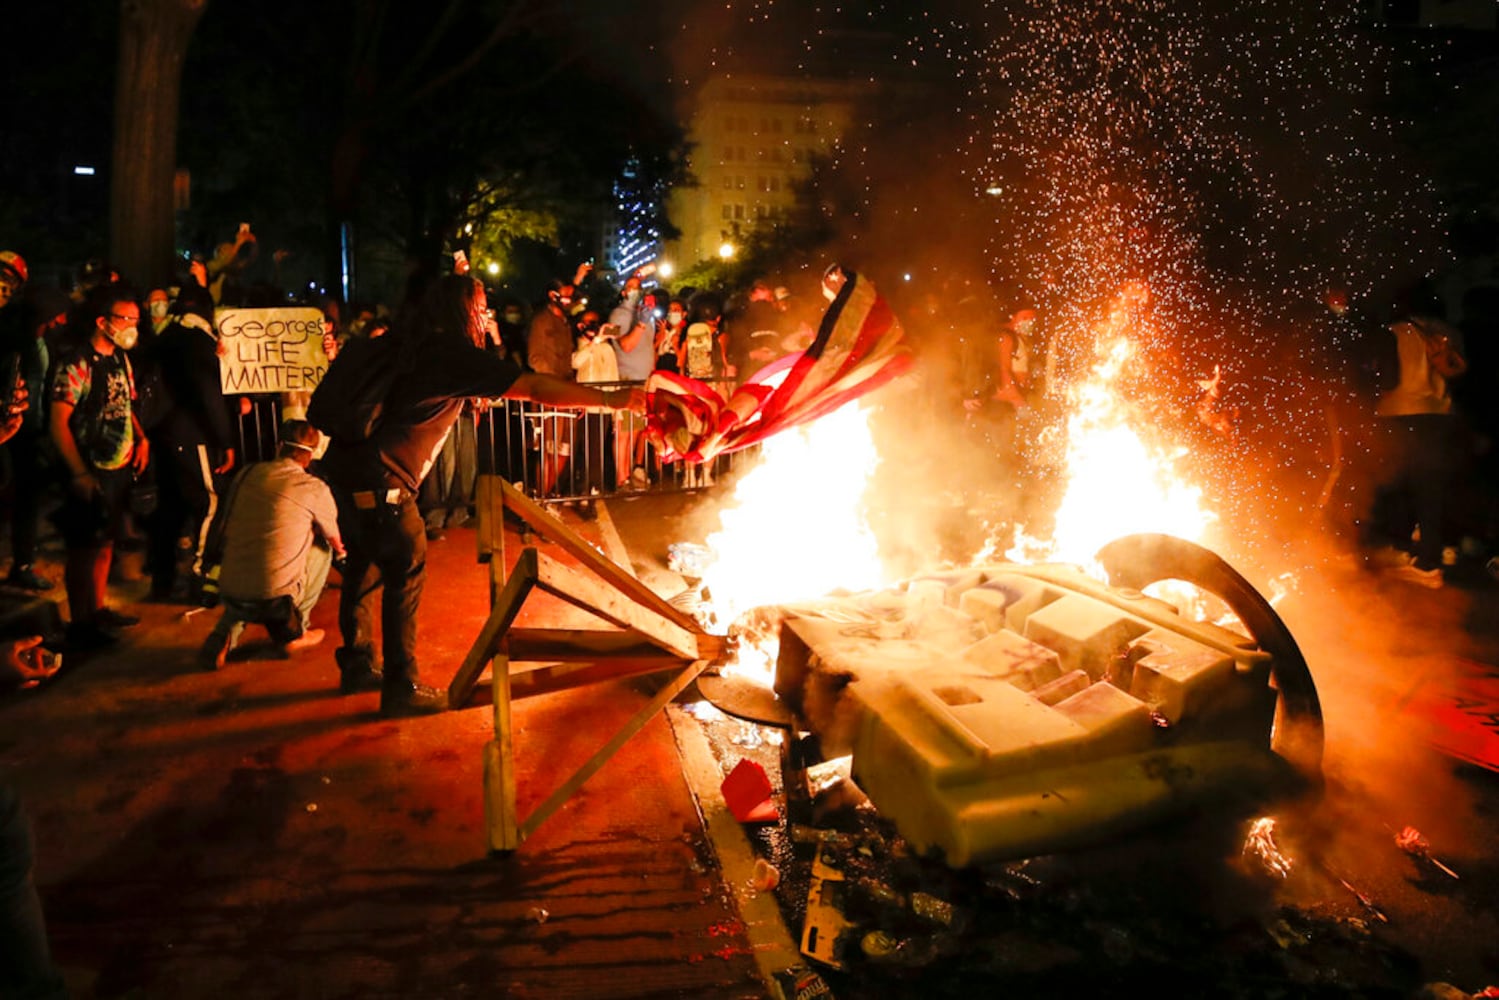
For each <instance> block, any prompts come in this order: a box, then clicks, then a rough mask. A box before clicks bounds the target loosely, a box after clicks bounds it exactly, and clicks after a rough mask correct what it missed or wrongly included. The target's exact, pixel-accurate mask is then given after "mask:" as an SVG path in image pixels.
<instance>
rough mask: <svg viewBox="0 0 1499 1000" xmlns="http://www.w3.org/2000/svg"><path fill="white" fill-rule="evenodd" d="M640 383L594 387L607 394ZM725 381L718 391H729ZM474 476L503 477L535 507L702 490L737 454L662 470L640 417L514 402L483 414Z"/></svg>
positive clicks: (495, 403) (494, 403)
mask: <svg viewBox="0 0 1499 1000" xmlns="http://www.w3.org/2000/svg"><path fill="white" fill-rule="evenodd" d="M641 384H642V383H640V382H605V383H597V384H596V385H594V388H598V389H603V390H606V391H607V390H610V389H619V388H629V387H633V386H639V385H641ZM732 385H733V383H732V382H731V381H727V380H725V381H724V384H723V385H722V386H721V388H722V389H724V390H725V391H726V390H728V389H730V388H732ZM477 438H478V448H479V472H480V474H481V475H483V474H495V475H499V476H502V477H504V478H505V479H506V480H507V481H508V482H511V483H513V484H515V485H516V486H517V487H518V488H519V489H521V491H522V492H524V493H525V494H526V495H527V496H529V497H531V498H532V499H535V500H539V501H541V502H542V503H558V502H566V501H574V500H586V499H590V498H594V497H608V496H617V495H629V494H635V493H644V492H651V493H663V492H678V491H686V490H696V489H702V488H705V487H708V486H711V485H713V483H714V482H716V481H717V480H718V479H719V477H721V476H724V475H727V474H729V473H730V472H732V471H733V470H734V469H735V468H736V467H737V466H738V465H739V463H741V462H742V461H744V455H743V454H734V455H721V456H719V457H718V458H715V459H714V460H713V461H712V462H708V463H705V464H703V465H694V464H689V463H686V462H672V463H666V462H662V461H661V458H660V456H659V454H658V453H657V452H656V449H655V447H654V446H653V445H652V444H651V442H650V441H649V440H648V439H647V437H646V435H645V417H643V416H640V415H637V414H632V413H620V412H616V411H612V410H603V411H594V410H572V409H560V408H557V407H551V406H545V405H543V404H540V403H531V402H524V401H520V400H513V399H496V400H491V401H489V402H488V404H487V405H485V406H484V407H482V412H481V413H480V414H479V428H478V435H477Z"/></svg>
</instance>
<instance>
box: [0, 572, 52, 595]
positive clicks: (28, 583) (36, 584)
mask: <svg viewBox="0 0 1499 1000" xmlns="http://www.w3.org/2000/svg"><path fill="white" fill-rule="evenodd" d="M5 582H6V583H8V584H10V586H12V587H20V588H21V589H22V590H34V591H36V592H37V593H40V592H42V591H44V590H51V589H52V581H51V580H49V579H47V578H46V577H45V576H42V575H40V574H39V573H37V571H36V570H34V569H32V568H31V567H30V566H12V567H11V570H10V573H9V574H7V575H6V577H5Z"/></svg>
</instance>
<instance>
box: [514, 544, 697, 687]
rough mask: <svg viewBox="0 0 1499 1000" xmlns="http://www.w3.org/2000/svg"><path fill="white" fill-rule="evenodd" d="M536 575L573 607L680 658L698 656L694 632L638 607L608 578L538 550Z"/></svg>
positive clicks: (542, 585) (538, 581)
mask: <svg viewBox="0 0 1499 1000" xmlns="http://www.w3.org/2000/svg"><path fill="white" fill-rule="evenodd" d="M528 551H535V550H534V549H533V550H528ZM536 574H537V576H536V586H538V587H540V588H541V589H542V590H545V591H546V592H547V593H549V594H552V595H553V596H555V597H559V598H561V599H562V600H564V601H567V602H568V603H569V604H572V605H573V606H574V607H578V608H581V609H582V610H584V611H591V612H593V613H594V614H596V615H598V616H599V617H600V618H603V619H604V620H605V621H608V622H611V623H613V624H615V625H618V626H619V627H620V628H627V629H634V630H635V631H636V632H639V633H640V634H641V635H643V636H645V637H646V638H647V639H649V640H650V641H651V642H653V643H655V644H656V645H658V646H660V647H661V648H662V649H665V650H667V651H668V652H670V653H673V654H675V655H677V656H679V657H681V658H682V659H684V660H696V659H698V658H699V654H698V649H697V636H698V633H697V632H694V631H689V630H687V629H684V628H681V627H680V626H678V625H677V624H675V623H674V622H672V621H669V620H667V619H666V618H664V617H662V616H661V615H658V614H656V612H655V611H654V610H652V609H651V608H649V607H644V606H642V605H641V604H640V603H638V602H637V601H636V600H635V595H634V593H632V592H629V591H621V590H618V589H616V588H615V587H614V586H612V585H611V582H610V581H598V580H595V579H593V578H591V577H588V576H584V575H583V574H582V573H580V572H579V571H578V570H575V569H573V568H572V567H570V566H565V565H563V564H562V563H560V562H558V561H557V560H555V559H552V558H550V557H549V556H546V555H543V554H541V553H537V556H536Z"/></svg>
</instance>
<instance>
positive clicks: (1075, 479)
mask: <svg viewBox="0 0 1499 1000" xmlns="http://www.w3.org/2000/svg"><path fill="white" fill-rule="evenodd" d="M1148 301H1149V292H1148V289H1145V288H1144V287H1143V286H1141V285H1138V284H1136V285H1129V286H1126V287H1125V288H1124V289H1122V290H1121V292H1120V294H1119V296H1118V299H1117V300H1116V301H1115V302H1114V303H1113V304H1112V305H1111V307H1110V308H1109V310H1108V312H1107V313H1106V315H1105V316H1104V317H1103V318H1102V319H1101V320H1100V322H1099V323H1098V324H1097V326H1096V327H1095V337H1096V343H1098V344H1100V345H1101V347H1100V350H1099V352H1098V356H1099V360H1098V362H1097V363H1096V364H1095V366H1094V368H1093V369H1092V371H1091V372H1090V373H1089V375H1088V377H1087V378H1086V379H1085V380H1083V381H1082V382H1081V383H1080V384H1078V385H1077V386H1075V387H1074V388H1073V389H1072V391H1071V392H1070V393H1069V404H1070V413H1071V415H1070V417H1069V418H1068V420H1067V422H1066V430H1067V438H1066V442H1067V443H1066V451H1065V455H1066V477H1067V485H1066V490H1065V494H1064V496H1063V499H1062V501H1061V504H1060V506H1059V507H1058V509H1057V512H1056V517H1055V524H1054V528H1053V530H1052V532H1051V535H1050V537H1049V538H1035V537H1030V536H1028V535H1026V533H1025V528H1024V526H1021V527H1020V528H1018V529H1016V532H1015V539H1014V544H1013V545H1012V546H1011V548H1010V549H1009V550H1008V551H1007V552H1005V556H1004V557H1005V558H1008V559H1009V560H1010V561H1012V562H1038V561H1053V562H1058V561H1059V562H1070V563H1075V564H1077V565H1080V566H1083V567H1084V568H1085V569H1087V570H1089V571H1090V572H1093V573H1094V574H1095V575H1097V576H1099V577H1103V575H1104V574H1103V570H1102V567H1100V566H1098V565H1097V564H1096V563H1095V561H1094V558H1093V556H1094V553H1096V552H1097V551H1098V550H1099V549H1100V548H1102V547H1103V546H1104V545H1105V544H1106V543H1108V542H1111V541H1113V540H1114V539H1116V538H1119V537H1120V536H1123V535H1128V534H1133V533H1137V532H1162V533H1167V534H1172V535H1176V536H1177V537H1181V538H1186V539H1188V540H1192V541H1200V540H1201V539H1202V536H1203V535H1204V534H1205V533H1206V531H1207V529H1208V527H1209V525H1210V524H1211V523H1212V522H1213V521H1214V520H1215V516H1214V515H1213V514H1212V513H1211V512H1209V511H1208V510H1207V509H1206V508H1205V507H1204V505H1203V500H1202V492H1201V490H1200V489H1198V488H1197V487H1195V486H1194V485H1192V484H1191V483H1190V482H1189V481H1188V480H1187V479H1186V478H1185V477H1184V476H1183V475H1182V474H1180V473H1179V472H1178V471H1177V468H1176V467H1177V465H1178V463H1179V461H1180V459H1181V458H1182V457H1183V455H1184V454H1185V451H1184V449H1180V448H1176V449H1173V448H1170V447H1167V446H1165V445H1162V444H1159V443H1154V444H1152V443H1148V442H1147V440H1146V439H1145V438H1144V437H1142V435H1141V433H1140V432H1139V431H1137V430H1136V428H1135V427H1134V426H1132V423H1133V422H1138V421H1139V420H1140V418H1139V417H1138V416H1137V414H1138V412H1139V410H1138V409H1137V408H1134V407H1131V406H1130V405H1128V404H1127V402H1126V401H1125V400H1124V398H1123V397H1124V392H1123V391H1122V389H1121V387H1120V386H1121V381H1122V378H1121V376H1122V374H1123V373H1124V372H1125V370H1126V368H1127V366H1129V365H1130V364H1131V363H1132V362H1134V361H1136V349H1135V346H1134V344H1133V342H1132V341H1131V339H1130V336H1129V334H1130V332H1131V329H1132V327H1133V326H1134V325H1135V321H1136V319H1137V318H1138V316H1139V313H1140V311H1141V310H1142V309H1144V308H1145V306H1146V305H1147V303H1148ZM1136 367H1138V366H1136ZM868 416H869V415H868V412H867V411H865V410H864V409H862V408H861V407H860V406H859V405H858V404H856V403H850V404H849V405H847V406H844V407H843V408H842V409H840V410H838V411H837V412H836V413H833V414H831V415H829V416H827V417H824V418H822V419H820V420H817V421H815V422H813V423H811V424H808V425H804V426H802V427H800V428H797V429H795V430H793V431H788V432H786V433H783V434H780V435H777V436H775V437H772V438H770V439H768V440H767V441H766V442H765V443H764V445H763V447H762V459H761V462H760V464H759V465H757V466H756V467H755V468H754V469H752V470H751V471H750V472H748V473H747V474H746V475H745V476H744V477H743V478H742V479H741V480H740V482H739V484H738V487H737V490H736V493H735V495H734V497H733V499H732V500H731V501H730V503H731V506H730V507H728V508H727V509H725V510H724V511H723V512H722V514H721V521H722V529H721V530H720V531H718V532H716V533H714V534H713V535H711V536H709V537H708V538H707V539H706V545H707V547H708V548H709V549H710V550H712V553H713V558H712V561H711V563H710V564H709V565H708V567H707V568H706V569H705V570H704V572H703V577H702V581H703V598H704V606H703V607H702V609H701V613H702V614H703V615H704V618H705V620H708V621H710V622H712V623H735V628H736V630H737V631H738V633H739V637H740V642H739V652H738V663H737V664H735V665H731V666H730V667H729V668H728V670H729V671H731V672H736V673H739V674H743V675H747V676H749V677H751V678H754V679H757V680H760V681H762V682H765V683H768V678H769V677H770V676H771V675H772V674H773V672H774V664H775V657H776V653H777V642H776V636H775V635H773V634H763V633H759V634H757V633H756V631H755V622H754V620H753V616H745V617H744V618H743V619H741V616H744V613H745V612H747V611H749V610H750V609H752V608H756V607H760V606H763V605H773V604H784V603H791V602H795V601H801V600H810V599H815V598H818V597H823V596H825V595H827V594H829V593H831V592H833V591H835V590H839V589H846V590H865V589H870V588H877V587H882V586H886V585H888V584H890V583H892V582H893V579H892V577H891V576H890V575H889V574H888V572H887V570H886V567H885V566H884V565H883V564H882V563H881V560H880V557H879V548H878V542H877V539H876V538H875V536H874V533H873V532H872V531H871V529H870V527H869V523H868V520H867V518H866V517H865V514H864V494H865V492H866V490H867V488H868V485H869V478H870V476H871V474H872V473H873V472H874V470H875V468H876V466H877V464H878V461H879V455H878V450H877V449H876V447H875V443H874V438H873V435H872V433H871V430H870V425H869V419H868ZM999 548H1000V543H998V542H997V540H996V539H990V541H989V543H988V544H987V545H986V546H985V548H984V551H983V552H981V553H979V554H978V555H977V556H976V557H975V560H974V564H975V565H977V564H979V563H981V562H994V561H996V560H997V558H998V551H999ZM1183 588H1185V589H1186V592H1184V593H1178V592H1177V591H1178V590H1179V589H1183ZM1153 592H1158V593H1157V596H1161V597H1163V598H1164V599H1165V600H1167V601H1168V602H1169V603H1171V604H1173V605H1175V606H1177V607H1179V608H1182V609H1183V611H1184V612H1188V613H1190V612H1191V611H1193V610H1200V609H1199V601H1200V600H1201V596H1200V594H1198V592H1196V591H1195V588H1187V585H1179V586H1178V585H1175V583H1174V582H1166V583H1164V584H1161V585H1157V586H1156V587H1155V588H1153Z"/></svg>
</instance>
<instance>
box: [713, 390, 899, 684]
mask: <svg viewBox="0 0 1499 1000" xmlns="http://www.w3.org/2000/svg"><path fill="white" fill-rule="evenodd" d="M878 459H879V455H878V451H877V449H876V448H875V444H874V437H873V434H872V433H871V431H870V427H869V414H868V412H867V411H866V410H864V409H862V408H861V407H860V406H859V405H858V404H857V403H856V402H855V403H849V404H848V405H846V406H844V407H842V408H840V409H839V410H837V411H835V412H834V413H831V414H829V415H828V416H826V417H823V418H822V419H820V420H817V421H814V422H812V423H810V424H806V425H803V426H801V427H798V428H795V429H794V430H790V431H787V432H785V433H782V434H777V435H776V436H774V437H772V438H769V439H767V440H766V441H765V443H764V445H763V446H762V448H761V461H760V463H759V464H758V465H756V466H755V467H754V468H753V469H751V470H750V471H749V472H748V473H746V474H745V475H744V477H743V478H742V479H741V480H740V481H739V484H738V487H737V489H736V490H735V493H734V498H733V500H732V501H731V503H732V506H730V507H728V508H726V509H725V510H724V511H723V512H722V513H721V515H720V520H721V522H722V529H721V530H720V531H718V532H716V533H714V534H712V535H710V536H708V538H707V540H706V544H707V546H708V548H709V549H711V550H712V551H713V554H714V559H713V561H712V563H711V564H710V565H709V566H708V567H707V568H706V569H705V570H704V571H703V593H704V603H705V605H706V607H705V608H704V610H705V611H706V612H707V613H708V614H709V615H711V616H712V617H713V618H714V619H716V620H717V621H720V622H733V621H735V619H737V618H738V617H739V616H740V615H741V614H743V613H744V612H745V611H748V610H749V609H751V608H755V607H759V606H761V605H766V604H782V603H788V602H792V601H801V600H808V599H812V598H817V597H822V596H824V595H826V594H828V593H831V592H832V591H835V590H838V589H849V590H864V589H868V588H871V587H880V586H884V585H886V584H888V583H890V582H892V579H891V577H890V576H889V574H887V572H886V570H885V567H884V566H883V565H882V564H881V562H880V558H879V547H878V544H877V542H876V539H875V537H874V533H873V532H872V531H871V530H870V528H869V523H868V518H867V517H866V516H865V514H864V493H865V490H866V489H867V488H868V485H869V477H870V475H871V474H872V473H873V472H874V470H875V467H876V465H877V463H878ZM775 655H776V642H775V638H774V636H750V635H746V636H743V637H742V638H741V643H740V647H739V662H738V664H737V672H739V673H748V674H751V675H762V676H766V677H768V676H769V675H770V674H771V673H772V672H773V667H774V664H775Z"/></svg>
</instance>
